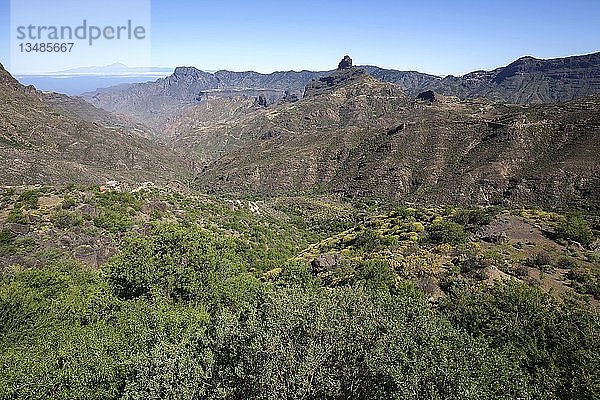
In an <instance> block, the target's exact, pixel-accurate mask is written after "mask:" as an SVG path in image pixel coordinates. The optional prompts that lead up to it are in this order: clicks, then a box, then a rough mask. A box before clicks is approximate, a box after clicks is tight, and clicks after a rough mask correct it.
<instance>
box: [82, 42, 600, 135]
mask: <svg viewBox="0 0 600 400" xmlns="http://www.w3.org/2000/svg"><path fill="white" fill-rule="evenodd" d="M364 70H365V71H367V72H368V73H369V74H370V75H372V76H373V77H374V78H376V79H378V80H380V81H383V82H388V83H394V84H396V85H398V86H399V87H400V88H401V89H402V90H403V91H404V92H405V93H407V94H409V95H412V96H416V95H417V94H418V93H421V92H423V91H426V90H433V91H435V92H438V93H442V94H446V95H449V96H457V97H459V98H461V99H468V98H477V97H485V98H487V99H489V100H491V101H497V102H503V103H514V104H543V103H556V102H564V101H569V100H574V99H577V98H581V97H585V96H588V95H591V94H595V93H600V53H594V54H588V55H583V56H574V57H567V58H556V59H549V60H540V59H536V58H533V57H523V58H520V59H518V60H516V61H515V62H513V63H511V64H509V65H507V66H506V67H501V68H497V69H495V70H492V71H475V72H471V73H469V74H466V75H464V76H461V77H455V76H447V77H445V78H443V79H442V78H440V77H437V76H433V75H428V74H423V73H420V72H416V71H397V70H393V69H383V68H379V67H376V66H366V67H364ZM331 72H332V71H321V72H312V71H301V72H294V71H289V72H274V73H272V74H259V73H257V72H252V71H248V72H231V71H224V70H223V71H218V72H216V73H214V74H211V73H207V72H203V71H200V70H198V69H196V68H193V67H179V68H176V69H175V72H174V73H173V75H171V76H169V77H166V78H164V79H159V80H157V81H156V82H147V83H140V84H133V85H121V86H116V87H111V88H105V89H99V90H97V91H95V92H93V93H88V94H86V95H84V97H85V98H86V99H87V100H88V101H90V102H91V103H92V104H94V105H95V106H97V107H100V108H103V109H106V110H108V111H113V112H118V113H121V114H125V115H128V116H130V117H132V118H134V119H135V120H136V121H137V122H142V123H147V124H150V125H152V127H153V128H155V129H158V130H162V129H164V123H165V117H167V118H170V117H173V116H175V115H177V114H178V113H179V111H180V110H181V108H184V107H187V106H189V105H197V104H198V103H200V102H201V101H202V100H203V99H206V98H207V97H208V96H212V97H238V96H247V97H256V98H258V97H260V96H261V95H262V96H263V97H264V98H265V102H266V104H272V103H275V102H277V101H278V100H281V99H282V98H284V97H285V96H295V97H298V98H301V97H302V96H303V93H304V88H305V86H306V85H307V84H308V83H310V82H311V81H312V80H316V79H320V78H323V77H326V76H329V75H330V74H331Z"/></svg>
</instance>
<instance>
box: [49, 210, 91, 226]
mask: <svg viewBox="0 0 600 400" xmlns="http://www.w3.org/2000/svg"><path fill="white" fill-rule="evenodd" d="M50 220H51V221H52V223H53V224H54V226H55V227H56V228H59V229H67V228H72V227H75V226H82V225H83V217H82V216H81V215H79V214H77V213H74V212H70V211H66V210H59V211H56V212H55V213H54V214H52V216H51V218H50Z"/></svg>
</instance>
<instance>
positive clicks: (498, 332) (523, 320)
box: [440, 282, 600, 399]
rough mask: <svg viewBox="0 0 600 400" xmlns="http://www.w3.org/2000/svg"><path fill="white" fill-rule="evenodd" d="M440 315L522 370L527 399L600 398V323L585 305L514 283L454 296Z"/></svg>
mask: <svg viewBox="0 0 600 400" xmlns="http://www.w3.org/2000/svg"><path fill="white" fill-rule="evenodd" d="M440 311H441V312H442V313H443V314H444V315H445V316H446V317H447V318H448V319H449V320H450V321H451V322H452V324H453V325H454V326H455V327H456V328H458V329H463V330H465V331H466V332H468V333H469V334H470V335H473V336H474V337H476V338H477V337H479V338H482V339H484V340H486V341H487V342H488V343H489V344H490V346H491V347H492V348H494V349H497V350H499V351H501V352H502V353H504V354H506V356H507V357H510V358H511V359H512V360H514V361H515V362H517V363H518V364H519V365H520V369H521V370H522V371H523V373H524V374H523V376H524V377H525V378H526V379H527V380H528V383H527V386H528V387H529V388H530V390H531V393H532V396H531V397H529V396H525V398H528V397H529V398H557V399H575V398H576V399H591V398H594V397H595V396H596V394H597V393H599V391H600V381H599V380H597V377H598V376H599V374H600V371H599V370H598V368H597V360H598V359H599V358H600V342H599V338H598V332H599V331H600V319H599V316H598V313H597V311H594V310H592V309H589V308H588V307H587V306H586V305H585V304H582V303H579V302H577V301H575V300H574V299H564V301H562V302H560V301H558V300H556V299H555V298H553V297H552V296H551V295H549V294H547V293H544V292H543V291H542V290H541V289H539V288H535V287H529V286H527V285H525V284H520V283H515V282H510V283H507V284H505V285H495V286H493V287H491V288H479V289H462V290H457V291H454V292H453V293H452V294H451V295H450V296H449V297H447V298H446V299H444V300H442V302H441V304H440ZM576 349H577V350H576Z"/></svg>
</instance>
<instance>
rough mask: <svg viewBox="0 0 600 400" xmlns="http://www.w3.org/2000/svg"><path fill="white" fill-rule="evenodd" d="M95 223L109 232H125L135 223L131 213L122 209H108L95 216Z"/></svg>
mask: <svg viewBox="0 0 600 400" xmlns="http://www.w3.org/2000/svg"><path fill="white" fill-rule="evenodd" d="M94 225H95V226H97V227H98V228H103V229H106V230H107V231H109V232H113V233H117V232H125V231H127V229H128V228H130V227H131V226H132V225H133V219H132V218H131V216H130V215H129V214H125V213H123V212H120V211H116V210H112V209H106V210H103V211H101V212H100V215H98V216H97V217H96V218H94Z"/></svg>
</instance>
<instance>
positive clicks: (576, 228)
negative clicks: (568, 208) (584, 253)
mask: <svg viewBox="0 0 600 400" xmlns="http://www.w3.org/2000/svg"><path fill="white" fill-rule="evenodd" d="M556 233H557V234H558V236H559V237H560V238H563V239H571V240H574V241H576V242H579V243H581V244H583V245H585V246H587V245H589V244H590V243H591V242H592V240H594V234H593V232H592V228H591V227H590V224H589V222H587V221H586V220H585V218H583V216H582V215H581V214H579V213H571V214H568V215H567V216H566V217H564V218H563V219H562V220H561V221H560V222H559V223H558V226H557V227H556Z"/></svg>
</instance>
